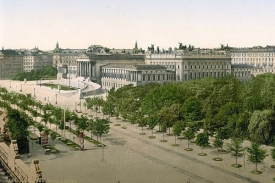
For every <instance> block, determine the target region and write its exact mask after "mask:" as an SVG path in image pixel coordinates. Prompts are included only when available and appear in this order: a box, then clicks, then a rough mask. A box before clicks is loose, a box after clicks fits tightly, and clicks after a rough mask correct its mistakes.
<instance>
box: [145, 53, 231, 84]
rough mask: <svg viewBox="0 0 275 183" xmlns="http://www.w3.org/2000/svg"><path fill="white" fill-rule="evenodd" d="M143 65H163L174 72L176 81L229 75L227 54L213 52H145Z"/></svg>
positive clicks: (229, 62) (229, 65) (229, 58)
mask: <svg viewBox="0 0 275 183" xmlns="http://www.w3.org/2000/svg"><path fill="white" fill-rule="evenodd" d="M145 64H147V65H163V66H165V67H166V68H167V69H168V70H172V71H175V72H176V81H187V80H190V79H199V78H204V77H213V78H220V77H223V76H226V75H229V74H231V57H230V54H229V52H218V51H213V50H196V51H186V50H176V51H173V52H164V53H152V52H146V56H145Z"/></svg>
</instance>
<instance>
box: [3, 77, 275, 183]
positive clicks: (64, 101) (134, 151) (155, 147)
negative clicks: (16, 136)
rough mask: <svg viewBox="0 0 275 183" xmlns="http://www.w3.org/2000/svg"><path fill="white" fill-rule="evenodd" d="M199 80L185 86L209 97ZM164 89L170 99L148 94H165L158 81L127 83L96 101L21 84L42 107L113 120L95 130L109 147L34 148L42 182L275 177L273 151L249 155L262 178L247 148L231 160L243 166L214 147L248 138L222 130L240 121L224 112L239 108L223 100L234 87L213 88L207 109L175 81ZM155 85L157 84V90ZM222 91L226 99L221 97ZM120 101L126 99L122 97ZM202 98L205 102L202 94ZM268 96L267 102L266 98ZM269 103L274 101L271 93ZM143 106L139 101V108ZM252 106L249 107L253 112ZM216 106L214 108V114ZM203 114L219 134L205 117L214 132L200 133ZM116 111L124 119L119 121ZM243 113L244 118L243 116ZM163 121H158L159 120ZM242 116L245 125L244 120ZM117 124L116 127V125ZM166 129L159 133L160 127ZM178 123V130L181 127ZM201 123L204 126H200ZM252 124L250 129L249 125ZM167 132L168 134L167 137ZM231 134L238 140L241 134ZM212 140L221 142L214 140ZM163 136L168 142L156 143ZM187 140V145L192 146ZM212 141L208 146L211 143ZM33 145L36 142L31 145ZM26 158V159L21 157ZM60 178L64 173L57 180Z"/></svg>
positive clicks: (15, 84) (258, 179) (259, 179)
mask: <svg viewBox="0 0 275 183" xmlns="http://www.w3.org/2000/svg"><path fill="white" fill-rule="evenodd" d="M202 82H203V81H202ZM223 82H225V84H224V83H223V84H224V86H228V85H227V84H228V83H229V86H232V84H233V86H235V87H242V85H238V84H236V83H235V85H234V82H235V81H230V80H229V81H223ZM226 82H227V84H226ZM230 82H231V83H230ZM187 84H190V83H187ZM200 84H203V83H196V85H194V84H190V85H192V87H195V86H197V88H195V90H194V91H196V92H197V91H199V94H200V96H202V95H206V94H205V93H203V92H202V91H201V88H200V87H199V85H200ZM216 85H217V83H216ZM18 86H20V82H17V81H11V82H10V81H1V87H6V88H7V89H8V90H13V91H16V92H17V93H20V91H19V90H18ZM168 86H169V85H167V86H164V88H165V87H167V88H165V90H166V91H167V93H166V94H167V95H168V96H169V95H170V94H173V95H170V97H167V96H165V95H161V94H160V95H159V98H154V95H152V96H150V94H151V93H153V92H160V93H165V90H164V92H163V91H162V88H160V87H159V86H156V87H155V88H154V86H153V87H152V88H153V89H152V91H153V92H150V91H149V89H150V88H146V87H144V91H142V90H141V91H138V90H135V89H134V88H132V87H131V86H129V88H128V89H127V87H125V88H126V89H124V91H123V89H122V90H118V91H117V92H114V91H111V92H109V94H108V95H107V96H106V97H105V96H103V98H101V96H97V97H91V98H90V99H86V100H84V99H82V101H79V99H78V96H77V95H75V94H73V93H66V94H65V93H56V91H55V90H52V89H49V88H46V87H39V86H35V82H27V83H24V84H23V85H22V91H23V92H22V93H30V94H31V96H33V95H32V94H34V93H33V91H34V88H35V91H36V93H35V96H36V100H37V101H39V100H40V101H41V103H42V104H46V103H51V104H53V105H54V106H61V109H62V108H65V107H66V106H67V108H68V109H70V110H71V111H73V110H77V111H81V112H82V113H80V114H83V113H87V114H86V116H93V117H94V118H98V119H102V118H103V115H104V118H105V119H106V120H110V121H111V122H112V123H110V127H111V128H110V130H107V131H106V133H107V135H106V134H105V135H104V133H105V132H103V133H102V134H101V135H100V136H102V139H101V141H102V143H103V144H105V145H106V147H105V151H103V150H102V148H100V147H97V146H95V144H92V143H89V142H85V150H84V151H75V150H74V151H72V150H71V149H70V148H69V147H66V146H65V145H63V144H61V143H60V142H58V140H55V143H56V144H55V147H56V148H57V149H58V150H60V153H59V154H57V155H49V156H45V155H41V154H40V155H39V153H37V156H39V159H40V158H42V162H41V166H42V168H43V177H44V178H45V179H46V180H47V179H48V178H49V180H50V179H51V180H59V181H61V180H72V181H75V182H85V180H88V179H90V180H94V181H92V182H115V181H117V180H120V182H185V181H186V180H187V179H188V178H190V179H191V181H192V182H270V181H271V180H272V179H273V177H274V170H273V169H272V168H270V166H271V165H272V162H271V159H272V158H271V156H268V157H266V158H265V159H263V160H264V161H263V163H260V162H259V159H258V160H255V158H254V161H256V162H258V163H260V164H258V170H260V171H262V174H261V175H255V174H251V173H250V172H251V171H253V170H254V169H255V164H254V163H252V162H250V161H247V160H248V159H250V160H253V157H251V156H249V153H248V152H249V151H250V150H248V151H247V152H246V154H244V153H243V154H241V155H240V157H238V156H237V157H238V160H236V163H235V164H241V165H242V167H240V168H234V167H231V166H230V165H231V164H234V162H235V159H237V158H235V157H234V156H231V155H230V153H229V152H228V151H227V152H222V151H221V152H218V151H217V149H226V150H227V145H229V144H232V142H231V141H230V139H229V138H228V137H232V134H241V135H242V136H241V137H242V138H241V139H242V140H247V137H248V136H246V135H247V134H243V133H239V132H240V131H241V130H242V129H237V128H234V129H235V130H236V131H235V132H234V130H233V132H231V134H230V135H226V134H225V132H224V131H223V130H222V128H221V127H230V126H229V125H228V124H229V123H230V120H233V121H234V120H236V119H237V117H236V116H234V114H235V113H231V114H230V113H228V112H229V111H232V110H233V109H234V110H235V111H236V110H239V109H237V108H238V106H236V104H235V103H233V104H232V103H229V104H227V103H226V102H231V101H230V100H231V98H230V97H231V96H234V94H235V93H234V92H233V90H235V89H234V87H233V89H232V88H226V87H225V88H224V93H218V91H216V92H217V93H216V94H215V95H214V96H216V97H217V98H218V99H217V100H214V99H213V98H212V101H211V102H210V103H209V104H210V106H212V108H213V110H210V109H209V108H210V107H209V106H207V107H206V108H204V107H205V103H204V104H202V103H201V101H200V100H198V97H187V96H188V95H189V96H191V94H188V93H185V95H184V97H185V98H184V99H183V98H182V99H181V98H180V97H179V96H180V95H177V90H176V89H175V88H177V87H178V86H176V85H175V86H174V87H175V88H174V89H175V90H173V88H172V90H170V89H169V88H168ZM157 87H159V91H158V88H157ZM221 90H223V88H221ZM194 91H193V92H194ZM230 91H232V93H230ZM135 92H140V94H141V95H139V96H140V97H139V98H138V99H137V98H136V96H137V94H136V93H135ZM191 92H192V91H191ZM205 92H207V90H205ZM208 92H209V91H208ZM266 92H268V91H266ZM169 93H170V94H169ZM56 94H57V95H58V96H57V98H58V102H57V105H55V95H56ZM148 95H149V96H148ZM181 95H182V93H181ZM142 96H143V97H144V98H146V97H148V98H149V97H150V98H151V99H152V100H151V103H150V102H149V100H148V102H147V104H146V103H145V102H144V101H145V100H144V99H143V98H142ZM214 96H213V97H214ZM219 96H223V97H222V98H219ZM45 97H48V98H49V100H45V99H44V98H45ZM173 97H174V98H175V99H174V101H177V102H179V101H182V102H183V105H179V104H177V105H176V104H174V102H173V100H171V99H173ZM227 97H228V98H227ZM251 97H253V95H251ZM120 98H121V99H123V100H119V99H120ZM103 99H107V102H104V100H103ZM220 99H223V100H224V102H221V101H219V100H220ZM206 100H209V99H207V98H206ZM266 100H267V103H268V102H269V100H268V99H266ZM270 100H272V98H271V99H270ZM102 101H103V102H102ZM160 101H163V104H160V103H159V102H160ZM214 101H218V102H221V103H222V104H224V105H221V103H220V104H215V102H214ZM142 102H144V103H142ZM154 102H155V103H154ZM206 102H207V101H206ZM248 102H250V100H248ZM80 103H81V105H80ZM271 103H272V102H271ZM141 104H142V105H143V106H141ZM214 104H215V105H214ZM256 104H257V103H256ZM256 104H255V102H254V103H253V104H251V106H253V107H254V108H255V106H256ZM226 105H228V106H226ZM249 105H250V104H249ZM260 105H261V106H264V105H267V104H265V103H261V104H260ZM86 107H87V108H86ZM253 107H252V109H254V108H253ZM91 108H93V110H91ZM203 108H204V109H203ZM114 109H115V110H114ZM228 109H230V110H228ZM256 109H257V106H256ZM258 109H259V105H258ZM49 110H50V109H49ZM207 110H208V111H207ZM215 110H217V111H216V112H213V111H215ZM145 111H147V112H145ZM201 111H206V112H201ZM144 112H145V113H144ZM182 112H183V113H184V114H186V115H185V116H184V119H182V121H181V119H180V118H179V116H180V113H182ZM118 113H119V114H118ZM223 113H224V114H226V115H224V114H223ZM259 113H260V112H259ZM153 114H155V115H156V116H155V118H157V119H158V120H155V118H154V117H153ZM206 114H207V115H212V117H213V118H215V120H217V121H221V122H223V123H224V124H218V125H220V126H219V128H218V129H220V130H218V131H216V130H215V129H216V127H215V128H213V126H214V125H213V124H216V123H217V122H216V121H212V122H211V121H210V122H207V124H209V126H210V127H212V128H210V127H209V128H208V129H209V133H210V132H211V133H214V134H215V135H212V136H211V135H209V134H205V132H204V131H203V130H202V129H203V128H204V129H205V124H206V122H205V121H207V120H209V119H210V117H209V118H208V119H207V116H206ZM238 114H240V115H238V120H240V119H239V118H241V117H242V116H244V115H246V113H240V112H239V113H238ZM109 115H110V116H109ZM253 115H255V116H256V115H258V116H260V115H261V116H263V117H265V116H272V114H270V112H269V113H268V112H266V113H263V114H261V113H260V114H257V113H255V112H254V113H253V114H252V116H253ZM67 116H69V115H67ZM79 116H81V115H79ZM118 116H120V117H121V118H118ZM175 116H176V117H175ZM224 116H230V118H229V117H228V118H227V119H225V118H224ZM234 117H235V118H234ZM263 117H261V119H264V118H263ZM243 118H244V119H247V118H245V117H243ZM255 118H256V117H255ZM258 118H259V117H258ZM175 119H177V120H178V122H177V123H175V121H177V120H175ZM220 119H222V120H220ZM266 119H268V118H266ZM39 120H41V117H37V121H39ZM161 120H162V121H163V123H160V121H161ZM66 121H68V120H66ZM84 121H87V120H84ZM125 121H126V122H125ZM197 121H201V122H197ZM228 121H229V122H228ZM242 121H244V122H245V120H242ZM242 121H240V123H242ZM254 121H256V120H254ZM192 122H194V123H192ZM195 122H196V123H195ZM259 122H260V121H259ZM200 123H201V124H200ZM240 123H239V124H240ZM255 123H256V122H255ZM116 124H120V126H119V125H116ZM239 124H236V125H239ZM68 125H69V124H68V123H67V126H68ZM71 125H72V128H73V129H76V128H77V127H76V125H75V124H74V123H72V124H71ZM78 125H79V124H78ZM196 125H198V126H196ZM82 126H83V128H82V130H84V131H85V132H84V133H85V134H86V135H87V136H91V135H90V134H91V133H90V131H87V130H88V129H87V127H88V124H87V123H82ZM47 127H48V128H50V124H49V123H48V124H47ZM122 127H124V128H122ZM166 128H167V131H163V129H166ZM181 128H182V130H180V129H181ZM199 128H200V129H201V130H199ZM51 129H52V130H55V129H56V128H55V124H52V125H51ZM189 129H196V130H193V131H195V132H196V134H201V135H200V136H201V137H199V138H198V136H197V138H196V139H195V141H194V140H193V138H194V137H193V135H192V133H190V132H191V131H192V130H189ZM251 129H254V128H253V127H251ZM32 130H33V129H32ZM211 130H212V131H211ZM226 130H227V129H225V131H226ZM156 131H158V132H156ZM179 131H180V132H182V131H183V133H179ZM188 131H189V132H188ZM37 132H38V130H37ZM57 132H59V133H60V134H62V128H61V129H58V130H57ZM166 132H167V133H168V134H172V135H167V134H166ZM188 133H189V134H188ZM94 134H95V132H94ZM190 134H191V135H190ZM255 135H256V134H255ZM259 135H260V134H259ZM65 136H66V137H69V136H70V134H69V132H68V131H65ZM149 136H150V137H151V136H154V137H155V138H149ZM182 136H184V137H185V138H187V139H188V140H187V139H185V140H179V139H178V138H179V137H182ZM271 136H272V134H271ZM205 137H206V138H209V141H208V139H205ZM235 137H238V138H239V137H240V136H235ZM93 138H96V137H93ZM215 138H216V139H219V140H216V142H215V143H214V141H215ZM252 138H255V137H253V136H251V139H252ZM164 140H165V141H167V142H166V143H163V142H160V141H164ZM221 140H222V141H223V143H224V145H223V146H222V145H221ZM260 140H262V142H265V143H267V142H270V141H269V139H268V138H267V137H266V136H264V137H263V138H262V139H260ZM188 142H190V143H189V145H188ZM194 142H195V143H194ZM173 144H179V145H178V147H173V146H171V145H173ZM195 144H197V145H198V146H197V145H195ZM214 144H215V145H214ZM209 145H211V146H213V147H210V146H209ZM256 145H257V144H256V143H255V145H254V146H253V145H252V146H251V147H250V142H248V141H244V143H242V146H243V147H245V148H246V147H250V148H251V151H250V152H252V151H255V150H256V149H257V147H256ZM35 146H37V145H36V144H35ZM188 146H190V147H188ZM199 146H200V147H199ZM222 147H223V148H222ZM231 147H232V146H231ZM37 148H39V146H37ZM186 148H190V149H191V148H192V149H193V151H186V150H185V149H186ZM270 148H271V147H265V148H264V149H267V150H268V151H267V154H270V153H269V152H270V151H269V150H270ZM233 149H234V147H233ZM233 149H232V148H231V150H232V151H231V152H234V150H233ZM202 150H203V151H202ZM31 151H32V150H31ZM33 151H34V150H33ZM103 152H105V153H104V156H105V157H104V159H106V162H104V163H103V162H101V161H100V160H101V159H102V156H103ZM202 152H203V153H206V154H207V156H206V157H205V156H198V154H199V153H202ZM217 153H219V154H217ZM32 155H33V158H34V157H35V155H36V153H35V152H32ZM217 156H219V157H220V158H222V159H223V161H213V160H212V159H213V158H216V157H217ZM50 157H51V158H50ZM36 158H37V157H36ZM43 159H44V160H45V161H44V160H43ZM260 159H261V158H260ZM26 161H29V160H28V159H26ZM237 162H238V163H237ZM272 174H273V175H272ZM60 175H62V176H61V177H62V178H61V177H60Z"/></svg>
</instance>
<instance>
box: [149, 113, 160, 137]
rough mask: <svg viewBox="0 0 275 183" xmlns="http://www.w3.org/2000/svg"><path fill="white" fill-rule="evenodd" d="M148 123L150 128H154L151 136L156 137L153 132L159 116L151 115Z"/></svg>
mask: <svg viewBox="0 0 275 183" xmlns="http://www.w3.org/2000/svg"><path fill="white" fill-rule="evenodd" d="M147 124H148V126H149V129H151V130H152V135H151V136H150V138H155V136H153V132H154V128H155V126H156V125H157V124H158V120H157V117H156V116H155V115H150V116H149V117H148V118H147Z"/></svg>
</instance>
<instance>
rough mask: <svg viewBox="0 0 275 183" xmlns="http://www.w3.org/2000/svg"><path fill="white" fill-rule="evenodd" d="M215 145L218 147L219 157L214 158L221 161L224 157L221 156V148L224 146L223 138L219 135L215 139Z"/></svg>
mask: <svg viewBox="0 0 275 183" xmlns="http://www.w3.org/2000/svg"><path fill="white" fill-rule="evenodd" d="M213 146H214V147H215V148H217V152H218V153H217V157H216V158H214V160H215V161H221V160H222V158H219V148H222V146H223V140H222V139H220V138H219V137H218V136H215V140H214V141H213Z"/></svg>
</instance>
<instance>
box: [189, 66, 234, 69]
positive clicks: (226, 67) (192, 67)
mask: <svg viewBox="0 0 275 183" xmlns="http://www.w3.org/2000/svg"><path fill="white" fill-rule="evenodd" d="M228 68H229V65H226V66H224V65H202V67H201V65H198V66H197V65H190V69H228ZM184 69H188V67H187V65H184Z"/></svg>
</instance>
